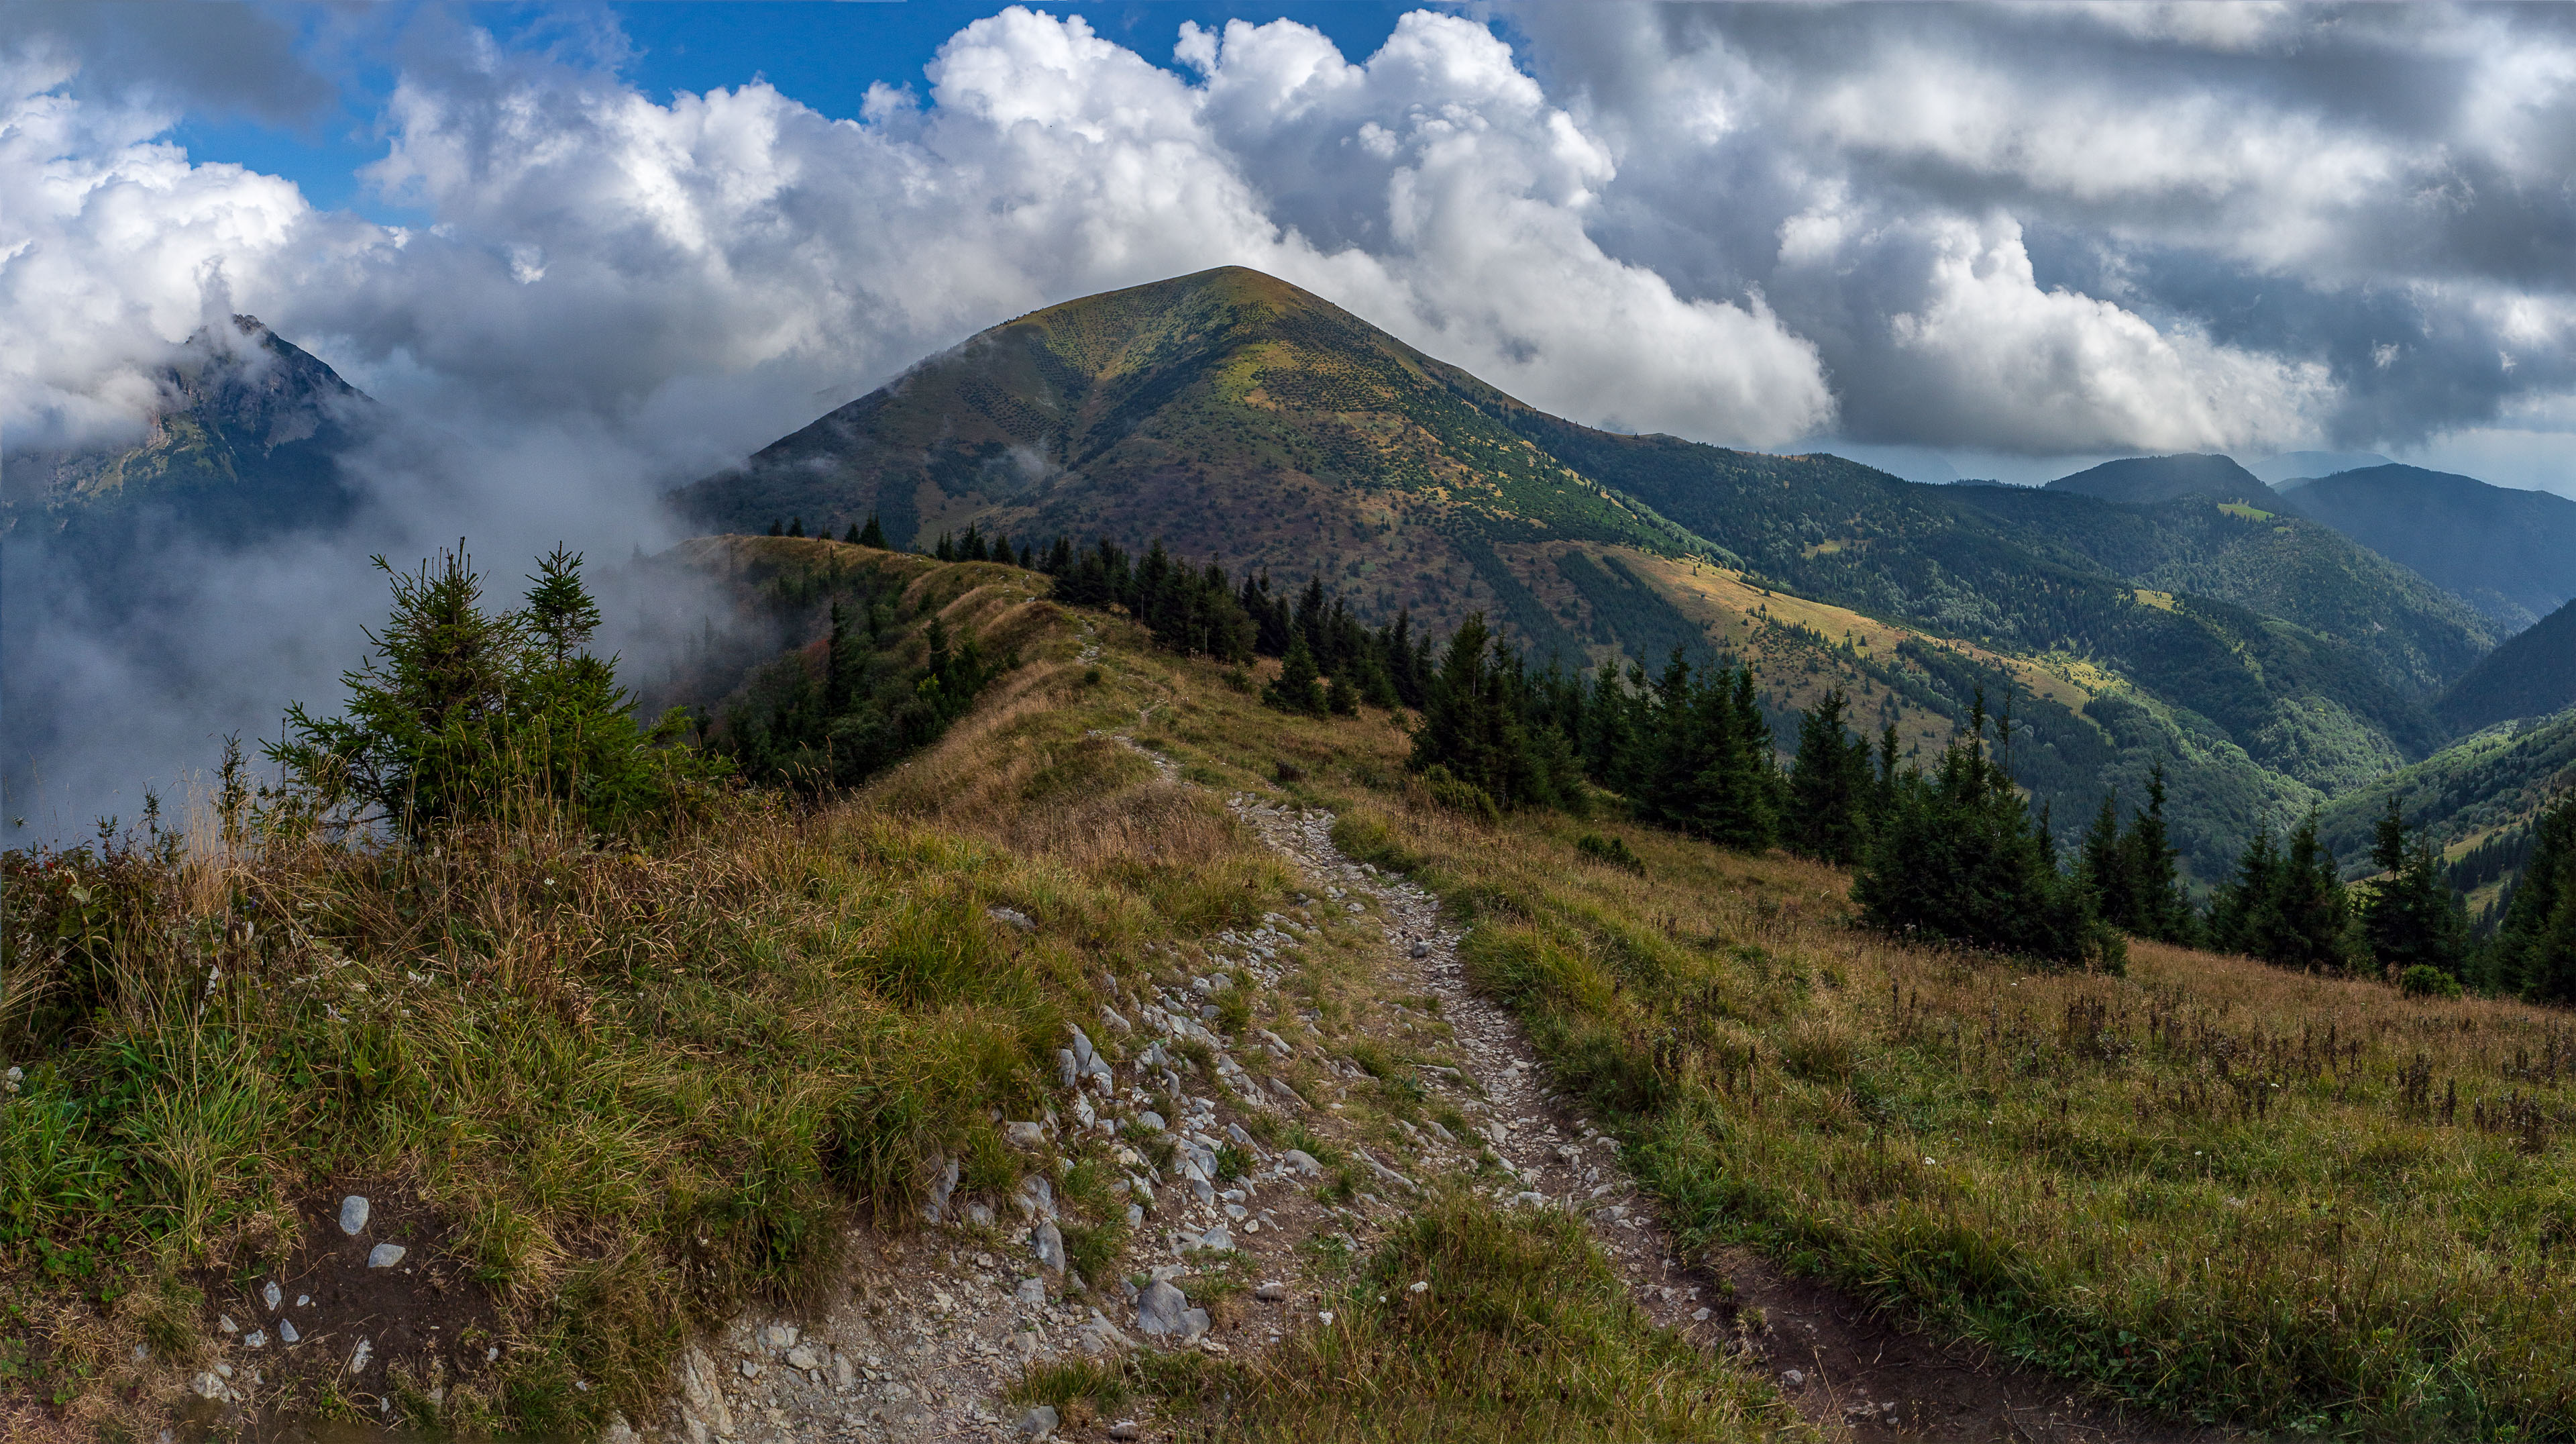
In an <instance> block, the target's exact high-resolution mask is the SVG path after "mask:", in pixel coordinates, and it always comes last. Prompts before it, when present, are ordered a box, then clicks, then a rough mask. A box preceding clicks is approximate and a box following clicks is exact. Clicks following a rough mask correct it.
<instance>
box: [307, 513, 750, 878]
mask: <svg viewBox="0 0 2576 1444" xmlns="http://www.w3.org/2000/svg"><path fill="white" fill-rule="evenodd" d="M374 560H375V564H376V566H377V568H378V569H379V570H381V571H383V572H384V573H385V574H386V575H387V576H388V577H389V578H390V579H391V580H392V583H393V595H394V605H393V614H392V616H391V618H390V619H389V620H388V621H387V622H386V624H385V626H384V628H383V630H381V631H371V632H369V633H368V634H367V640H368V642H369V644H370V649H371V650H370V654H369V656H368V658H367V661H366V663H365V665H364V666H363V667H361V668H360V669H359V670H357V671H352V672H347V673H343V674H342V677H341V682H342V684H343V686H344V687H345V688H346V690H347V694H348V702H347V704H346V707H345V710H344V711H343V712H342V713H341V714H340V715H339V716H336V717H316V716H314V715H313V714H312V713H311V712H310V711H308V710H307V709H306V708H305V707H304V706H303V704H301V703H296V704H293V705H290V706H289V707H288V708H287V711H286V728H285V735H284V736H283V737H282V738H281V739H280V740H279V741H277V742H275V743H273V744H269V745H267V746H266V748H265V749H264V750H265V751H266V752H267V755H268V757H269V759H270V760H271V761H273V762H276V763H277V764H278V765H279V767H280V768H281V770H282V772H283V774H284V776H283V782H282V789H281V796H280V799H279V808H280V811H279V814H278V818H277V820H278V821H279V823H280V824H281V825H283V826H287V827H308V826H309V827H320V828H347V827H360V826H366V825H369V824H373V823H382V824H384V825H387V826H389V827H391V828H393V829H394V830H395V831H396V832H398V833H399V834H401V835H403V836H405V837H408V838H412V839H415V840H417V839H419V838H422V837H424V836H426V835H428V834H429V833H431V832H432V831H434V830H436V829H437V828H438V827H440V826H442V825H445V824H447V823H451V822H470V821H480V820H486V819H491V818H496V817H503V816H508V815H511V814H513V813H514V811H515V810H516V809H519V808H522V807H524V806H527V805H529V804H530V803H533V802H537V801H540V800H543V801H547V802H550V803H551V804H554V805H560V806H562V807H564V808H566V809H568V810H569V811H570V813H571V814H572V815H573V816H574V817H575V818H577V819H579V820H580V822H581V823H582V824H583V825H585V826H588V827H591V828H594V829H597V830H600V831H613V830H621V829H625V828H629V827H632V826H635V825H637V824H639V823H642V822H646V821H649V820H651V819H654V818H658V817H661V816H663V815H665V814H667V812H668V811H669V810H670V809H671V808H672V807H673V806H675V805H677V804H678V803H680V802H681V801H682V800H684V799H685V798H686V796H688V795H689V794H690V793H691V792H692V791H693V790H694V789H695V788H696V787H697V786H698V785H699V784H701V783H704V782H706V781H710V780H712V779H714V778H716V777H718V776H721V775H722V773H723V771H724V768H723V767H722V765H721V764H720V763H718V762H717V761H715V760H714V759H710V758H707V757H704V756H703V755H701V754H698V753H697V752H696V751H695V750H694V749H691V748H689V747H686V746H685V745H682V744H681V743H680V736H681V733H682V732H683V731H684V730H685V726H686V724H685V721H684V720H683V719H682V718H681V717H680V716H679V715H678V714H676V713H674V714H672V715H668V716H665V717H664V718H663V719H662V720H661V721H660V722H659V723H656V724H654V725H652V726H649V727H648V726H644V725H641V724H639V723H638V721H637V719H636V717H635V699H634V698H633V696H632V695H631V694H629V693H627V692H626V691H625V690H624V689H623V688H621V687H619V686H618V684H617V677H616V664H615V659H614V658H602V657H598V656H594V655H592V654H591V652H590V651H589V650H588V646H589V642H590V639H591V636H592V634H593V633H594V632H595V631H596V629H597V628H598V626H599V622H600V614H599V608H598V606H597V604H596V603H594V602H593V601H592V599H591V596H590V593H589V590H588V588H587V587H586V586H585V585H584V584H583V582H582V580H581V564H582V559H581V558H580V557H579V556H578V555H575V554H573V553H571V552H568V551H566V550H564V549H563V548H561V547H557V548H556V549H555V550H554V552H553V553H552V554H551V555H549V556H547V557H544V558H542V559H540V560H539V562H538V570H537V573H536V574H535V575H534V576H532V577H530V578H529V581H530V582H531V584H532V585H531V586H530V587H529V589H528V592H527V593H526V599H525V604H524V605H523V606H522V607H520V608H519V609H517V610H514V611H506V612H500V613H487V612H486V611H484V610H483V607H482V586H483V579H482V577H481V576H480V575H478V574H477V573H476V572H475V571H474V569H473V562H472V560H471V558H469V557H468V556H467V555H466V554H465V550H464V547H463V545H462V544H461V543H460V544H459V545H458V547H457V549H456V550H455V551H452V552H447V551H443V552H441V553H440V555H439V557H438V558H437V560H436V561H435V563H433V562H428V561H424V562H423V563H422V564H421V566H420V568H419V570H418V571H417V572H414V573H410V574H405V573H400V572H396V571H394V570H393V568H392V567H391V566H389V565H387V564H386V562H385V560H384V559H383V558H382V557H377V558H375V559H374Z"/></svg>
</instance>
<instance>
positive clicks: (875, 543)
mask: <svg viewBox="0 0 2576 1444" xmlns="http://www.w3.org/2000/svg"><path fill="white" fill-rule="evenodd" d="M856 540H857V541H858V544H859V545H861V546H863V547H875V548H876V549H878V550H879V551H883V550H885V549H886V534H885V528H884V527H882V526H880V525H878V524H877V514H876V513H875V512H869V513H868V524H867V525H866V526H863V527H861V528H859V534H858V537H857V538H856Z"/></svg>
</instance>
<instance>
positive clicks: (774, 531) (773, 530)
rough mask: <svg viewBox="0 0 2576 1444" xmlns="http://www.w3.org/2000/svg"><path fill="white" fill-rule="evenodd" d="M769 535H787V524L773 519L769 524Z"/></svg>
mask: <svg viewBox="0 0 2576 1444" xmlns="http://www.w3.org/2000/svg"><path fill="white" fill-rule="evenodd" d="M769 534H770V535H771V536H785V535H787V523H785V522H783V521H778V520H775V519H772V520H771V522H770V523H769Z"/></svg>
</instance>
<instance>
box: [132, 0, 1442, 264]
mask: <svg viewBox="0 0 2576 1444" xmlns="http://www.w3.org/2000/svg"><path fill="white" fill-rule="evenodd" d="M386 8H387V9H388V10H390V11H400V10H404V9H411V8H415V7H409V6H390V7H386ZM999 8H1001V7H1000V6H999V5H997V4H990V3H984V4H961V3H955V0H714V3H706V0H653V3H646V4H612V5H606V6H602V7H596V8H592V7H565V6H560V5H540V4H507V5H462V6H451V7H446V9H447V11H448V13H452V14H455V15H459V16H462V17H465V18H466V19H468V20H469V21H470V22H471V23H473V24H475V25H478V26H481V27H484V28H486V29H488V30H489V31H491V32H492V33H493V34H494V35H495V36H496V37H498V38H500V39H502V40H503V41H504V43H507V44H513V45H523V46H529V47H534V48H543V47H548V46H558V47H559V46H564V45H567V44H575V45H578V44H581V43H583V42H584V41H586V40H590V39H593V38H595V34H596V31H595V26H596V24H597V18H598V16H600V15H603V14H604V15H606V16H609V17H613V20H614V23H615V25H616V27H617V29H618V30H619V31H621V32H622V33H623V36H624V38H625V42H626V46H627V47H628V54H627V55H626V56H625V57H624V58H623V59H622V60H621V61H619V62H618V63H617V64H616V65H615V69H616V71H617V73H618V74H619V75H621V76H623V77H624V78H625V79H626V80H627V81H628V82H629V83H631V84H632V85H634V86H635V87H636V88H637V89H638V90H640V91H642V92H643V93H645V94H646V95H649V96H652V97H654V98H655V99H657V100H667V99H669V98H670V96H671V94H672V93H673V92H675V91H695V92H704V91H708V90H713V89H716V88H719V87H723V88H732V87H735V86H740V85H744V84H747V83H749V82H751V81H754V80H766V81H768V82H769V83H770V84H771V85H774V86H776V87H778V89H779V90H781V91H783V92H784V93H786V94H787V95H789V96H791V97H793V98H794V99H796V100H799V101H801V102H803V103H804V104H806V105H809V106H811V107H813V108H814V109H815V110H818V111H820V112H822V113H823V114H825V115H827V116H831V117H833V118H835V119H852V118H855V117H856V116H857V115H858V114H859V107H860V105H861V103H862V102H863V101H864V100H865V99H866V98H867V93H868V89H869V87H870V86H872V85H875V84H878V83H880V82H882V83H884V84H887V85H893V86H898V87H901V86H909V87H912V88H913V89H915V90H919V89H920V88H921V85H922V67H924V66H926V65H928V64H929V63H930V61H931V58H932V57H933V56H935V55H936V54H937V53H938V51H939V47H940V46H941V45H943V44H945V43H946V42H947V40H948V38H949V37H950V36H952V35H954V34H956V33H957V32H958V30H960V29H961V28H963V27H964V26H965V25H966V24H968V23H969V22H971V21H974V20H976V19H979V18H981V17H983V16H986V15H990V14H992V13H993V12H994V11H995V10H997V9H999ZM1048 8H1052V9H1055V10H1058V11H1061V12H1063V13H1067V14H1079V15H1082V16H1083V17H1085V18H1086V19H1088V20H1089V21H1090V22H1091V23H1092V25H1093V27H1094V28H1095V29H1097V30H1099V31H1100V32H1101V33H1102V34H1103V35H1105V36H1107V37H1109V38H1111V39H1114V40H1116V41H1118V42H1119V43H1121V44H1123V45H1125V46H1127V47H1128V48H1130V49H1132V50H1134V51H1136V52H1137V53H1138V54H1140V55H1143V56H1145V57H1146V58H1148V59H1150V60H1154V61H1156V62H1158V63H1163V64H1168V63H1169V62H1170V59H1171V49H1172V41H1173V37H1174V35H1175V34H1176V33H1177V32H1178V31H1179V29H1180V26H1181V23H1182V22H1183V21H1196V22H1198V23H1199V24H1201V25H1207V26H1211V27H1213V26H1220V25H1222V24H1223V23H1224V22H1225V21H1227V20H1229V19H1235V18H1241V19H1247V20H1252V21H1255V22H1262V21H1269V20H1277V19H1282V18H1285V19H1291V20H1295V21H1297V22H1299V23H1301V24H1305V25H1310V26H1313V27H1314V28H1315V29H1317V30H1320V31H1322V32H1323V33H1324V34H1326V35H1327V36H1330V37H1331V38H1332V39H1333V41H1334V42H1335V43H1336V44H1337V45H1338V46H1339V47H1340V48H1341V50H1342V52H1343V53H1344V54H1345V55H1349V56H1352V57H1354V58H1357V57H1363V56H1366V55H1368V54H1370V53H1371V52H1373V51H1375V50H1376V49H1377V47H1378V46H1379V45H1380V44H1382V43H1383V42H1384V41H1385V40H1386V37H1387V35H1388V33H1389V32H1391V31H1392V30H1394V28H1395V22H1396V18H1397V17H1398V16H1400V15H1402V14H1403V13H1404V12H1405V11H1407V10H1410V9H1418V8H1422V7H1421V6H1419V5H1399V4H1381V3H1376V0H1327V3H1315V0H1296V3H1273V4H1254V3H1202V0H1152V3H1139V0H1128V3H1124V4H1114V5H1097V6H1095V5H1055V6H1051V7H1048ZM280 13H281V15H282V18H283V19H284V20H285V21H286V22H287V23H289V24H292V25H294V26H295V27H296V28H297V29H298V30H299V31H300V32H301V37H300V38H301V43H300V45H299V47H298V48H299V50H300V51H301V52H302V53H303V54H304V56H305V57H306V58H307V60H308V61H309V62H310V63H312V64H313V65H314V66H315V68H316V69H317V70H319V71H320V72H321V73H323V74H324V75H325V76H326V77H327V78H328V79H329V80H330V81H331V82H332V83H333V85H334V86H335V87H336V89H337V91H338V94H337V97H336V101H335V103H333V104H332V105H330V106H329V107H327V108H323V109H320V110H317V111H316V112H315V113H313V114H312V115H310V116H309V117H307V118H305V119H304V120H302V121H301V122H273V121H266V120H262V119H260V118H256V117H252V116H247V115H240V114H232V115H222V114H217V115H209V116H202V117H192V118H191V119H189V120H188V121H186V122H184V123H183V124H181V125H180V126H178V127H177V128H176V129H175V130H174V131H173V132H172V138H173V139H174V140H177V141H178V142H179V143H181V144H183V145H185V146H187V147H188V149H189V151H190V153H191V154H193V155H195V156H197V157H198V158H199V159H203V160H226V161H232V162H235V163H236V164H240V165H246V166H249V167H251V168H252V169H254V170H259V171H264V172H267V173H269V174H272V175H281V176H284V177H286V178H287V179H289V180H292V181H294V182H295V183H296V184H297V185H298V186H299V187H301V188H302V189H303V191H304V194H305V195H306V196H307V197H309V198H310V199H311V200H312V201H313V203H314V204H315V205H318V206H322V207H325V208H329V209H349V210H354V211H357V212H358V213H360V214H362V215H365V216H368V217H370V218H372V219H376V220H381V221H385V222H388V223H392V224H405V223H414V222H417V221H419V220H420V219H422V217H421V214H420V212H419V211H418V209H417V208H413V207H405V206H401V205H394V204H388V203H387V202H386V201H385V200H384V199H383V198H382V197H379V196H376V195H373V194H371V193H370V191H369V189H368V187H366V186H365V185H364V184H363V183H362V181H361V179H360V176H359V174H358V172H359V168H360V167H362V166H364V165H366V164H367V163H369V162H370V161H374V160H377V159H380V158H381V157H382V156H383V155H384V153H385V138H384V136H383V134H382V126H383V114H382V107H383V104H384V101H385V99H386V97H387V96H389V95H390V94H391V93H392V91H393V87H394V83H395V81H396V79H397V76H398V71H397V70H396V69H395V68H394V67H393V66H392V65H391V64H388V63H387V59H386V56H385V55H384V54H383V53H382V52H381V51H376V50H373V49H372V48H371V47H363V46H350V45H345V44H341V43H335V42H337V41H339V40H340V39H341V37H339V36H336V35H334V34H333V33H332V32H331V30H330V29H329V28H328V26H327V23H326V22H325V19H324V17H322V16H320V15H319V14H316V13H307V14H301V15H299V14H298V13H296V11H294V10H292V9H287V10H284V11H282V12H280ZM398 28H399V26H398V25H397V24H385V23H382V22H381V21H380V23H379V25H378V26H377V27H376V28H375V29H374V38H376V39H378V40H381V39H383V38H384V37H385V36H386V35H387V33H388V32H390V31H394V30H398Z"/></svg>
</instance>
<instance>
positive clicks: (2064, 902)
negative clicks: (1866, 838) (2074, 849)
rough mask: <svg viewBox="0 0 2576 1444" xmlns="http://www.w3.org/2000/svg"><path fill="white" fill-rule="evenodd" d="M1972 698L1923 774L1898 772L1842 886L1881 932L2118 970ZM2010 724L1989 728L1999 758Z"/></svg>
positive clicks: (2084, 891)
mask: <svg viewBox="0 0 2576 1444" xmlns="http://www.w3.org/2000/svg"><path fill="white" fill-rule="evenodd" d="M1985 730H1986V709H1985V698H1984V696H1983V695H1982V694H1981V695H1979V696H1978V698H1977V699H1976V703H1975V705H1974V706H1973V707H1972V708H1971V709H1970V712H1969V725H1968V727H1967V728H1966V729H1964V730H1963V731H1961V732H1960V733H1959V734H1958V735H1957V736H1956V737H1954V738H1952V739H1951V742H1950V745H1949V746H1948V747H1947V748H1945V749H1943V751H1942V754H1941V767H1940V770H1939V771H1938V772H1937V773H1935V774H1934V775H1932V776H1930V777H1925V776H1923V775H1922V774H1921V773H1919V772H1909V773H1907V774H1906V775H1905V776H1904V777H1902V778H1900V779H1898V781H1897V783H1896V786H1895V793H1896V796H1895V800H1894V803H1893V805H1892V806H1891V807H1890V809H1889V811H1888V814H1887V816H1886V818H1885V819H1884V820H1883V821H1882V823H1881V825H1880V829H1879V832H1878V835H1877V836H1876V837H1875V838H1874V839H1873V840H1872V842H1871V845H1870V849H1869V853H1868V859H1867V861H1866V862H1865V863H1864V864H1863V865H1862V867H1861V869H1860V873H1859V875H1858V876H1857V877H1856V878H1855V879H1854V881H1853V885H1852V896H1853V898H1854V900H1855V901H1857V902H1859V903H1860V905H1861V911H1862V915H1863V916H1864V917H1866V918H1868V919H1869V921H1870V922H1871V923H1872V924H1874V925H1876V926H1878V927H1881V928H1886V929H1889V930H1892V931H1897V932H1902V933H1906V934H1914V935H1926V936H1930V937H1935V938H1946V939H1950V940H1952V941H1955V942H1963V943H1968V944H1971V945H1973V946H1977V947H1984V948H1994V949H1997V950H2000V951H2003V952H2009V953H2017V954H2022V955H2026V956H2030V957H2038V958H2046V959H2051V960H2054V961H2059V962H2076V961H2083V962H2086V963H2090V964H2099V965H2102V966H2106V967H2117V966H2119V964H2120V963H2121V961H2122V959H2123V956H2124V953H2123V949H2122V946H2121V943H2120V940H2119V936H2118V934H2117V933H2114V932H2112V931H2111V930H2110V929H2108V928H2106V927H2104V926H2103V925H2102V924H2101V922H2100V921H2099V920H2098V919H2097V918H2096V917H2095V916H2094V914H2093V906H2092V893H2091V891H2090V890H2089V889H2088V888H2086V887H2085V886H2084V885H2083V884H2082V883H2081V882H2079V881H2078V880H2076V879H2075V878H2072V877H2069V876H2067V875H2066V874H2065V873H2063V872H2062V871H2060V869H2059V867H2058V864H2057V853H2056V848H2055V846H2054V845H2053V844H2052V843H2051V842H2050V841H2049V837H2048V833H2047V831H2046V829H2045V828H2044V827H2043V826H2041V825H2040V824H2039V822H2038V821H2037V819H2034V818H2033V817H2032V816H2031V812H2030V808H2029V806H2028V805H2027V804H2025V803H2024V802H2023V801H2022V799H2021V796H2020V794H2019V793H2018V792H2017V791H2015V789H2014V787H2013V782H2012V778H2011V775H2010V773H2009V770H2008V769H2007V768H2005V767H2004V766H2003V765H2002V764H2000V763H1998V762H1997V761H1996V760H1995V759H1994V758H1993V757H1991V756H1989V755H1988V753H1987V750H1986V738H1985ZM2011 736H2012V728H2011V724H2010V722H2009V720H2006V721H2004V722H2003V723H2002V725H2001V726H2000V727H1999V728H1998V735H1997V747H1998V750H1999V751H2001V752H2003V753H2005V754H2006V755H2009V753H2010V748H2011Z"/></svg>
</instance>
